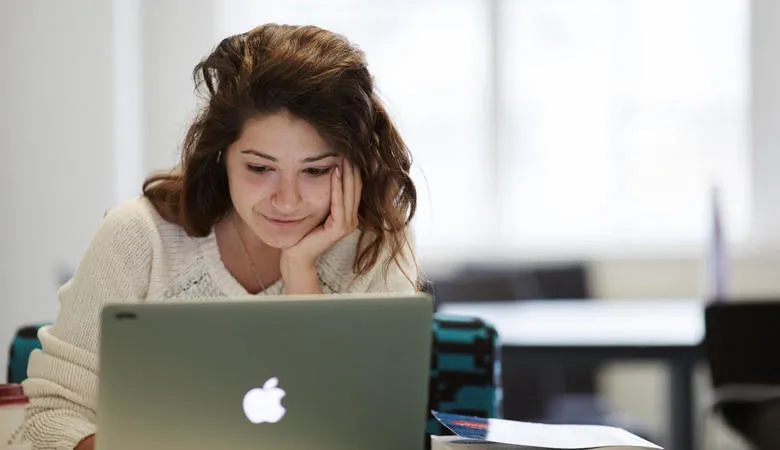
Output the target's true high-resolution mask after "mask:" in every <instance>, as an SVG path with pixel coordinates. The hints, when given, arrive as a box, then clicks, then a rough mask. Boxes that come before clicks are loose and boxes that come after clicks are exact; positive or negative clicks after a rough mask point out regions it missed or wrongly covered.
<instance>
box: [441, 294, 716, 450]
mask: <svg viewBox="0 0 780 450" xmlns="http://www.w3.org/2000/svg"><path fill="white" fill-rule="evenodd" d="M704 306H705V305H704V303H702V301H701V300H698V299H682V300H674V299H670V300H594V299H583V300H579V299H577V300H522V301H501V302H475V303H449V304H442V305H441V306H440V307H439V311H440V312H443V313H447V314H458V315H467V316H474V317H479V318H481V319H484V320H486V321H488V322H490V323H492V324H493V325H494V326H495V327H496V329H497V330H498V333H499V338H500V340H501V344H502V352H503V354H504V357H508V358H519V357H522V358H525V359H526V360H535V361H539V362H540V363H544V362H547V361H550V360H553V361H555V360H562V359H565V360H585V361H591V362H609V361H618V360H658V361H663V362H664V363H666V365H667V366H668V368H669V371H670V383H669V390H668V394H667V395H668V408H669V417H670V429H669V437H670V442H669V446H668V448H669V449H670V450H695V449H696V443H695V437H694V417H695V412H694V403H695V402H694V400H695V398H694V389H693V377H694V370H695V367H696V364H697V363H698V362H699V361H700V360H702V358H703V357H704V347H703V340H704Z"/></svg>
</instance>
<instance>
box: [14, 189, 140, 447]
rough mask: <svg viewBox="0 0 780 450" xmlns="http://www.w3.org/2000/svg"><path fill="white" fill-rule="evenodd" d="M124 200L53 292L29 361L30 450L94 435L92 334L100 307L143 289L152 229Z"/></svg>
mask: <svg viewBox="0 0 780 450" xmlns="http://www.w3.org/2000/svg"><path fill="white" fill-rule="evenodd" d="M138 205H139V203H138V202H130V203H129V204H126V205H122V206H120V207H119V208H117V210H115V211H112V212H111V213H110V214H108V215H107V216H106V217H105V218H104V219H103V221H102V223H101V225H100V227H99V228H98V231H97V232H96V234H95V236H94V237H93V240H92V242H91V243H90V245H89V248H88V249H87V251H86V253H85V254H84V256H83V258H82V260H81V263H80V264H79V267H78V270H77V271H76V273H75V275H74V277H73V278H72V279H71V280H70V281H69V282H68V283H67V284H66V285H64V286H63V287H62V288H61V289H60V292H59V297H60V310H59V313H58V315H57V318H56V320H55V322H54V324H53V325H51V326H47V327H43V328H41V329H40V331H39V334H38V337H39V339H40V341H41V345H42V349H41V350H38V351H34V352H33V353H32V354H31V356H30V362H29V366H28V378H27V379H26V380H25V381H24V383H23V387H24V390H25V393H26V394H27V396H28V397H29V398H30V405H29V407H28V409H27V414H26V419H25V423H24V426H23V429H22V431H23V436H22V437H23V439H24V440H26V441H29V442H30V443H31V444H32V448H33V449H35V450H38V449H58V450H59V449H68V450H69V449H72V448H74V447H75V446H76V445H77V444H78V443H79V442H80V441H81V440H83V439H84V438H86V437H87V436H89V435H91V434H94V433H95V432H96V425H95V424H96V408H97V386H98V378H97V369H98V357H97V349H98V336H99V332H100V314H101V310H102V307H103V306H104V305H105V304H107V303H121V302H132V301H139V300H140V299H142V298H144V297H145V294H146V291H147V289H148V286H149V273H150V268H151V260H152V240H153V239H152V238H153V235H152V233H153V230H154V228H153V225H152V223H151V222H150V221H149V219H147V218H145V217H144V215H143V213H142V212H141V211H140V210H139V206H138Z"/></svg>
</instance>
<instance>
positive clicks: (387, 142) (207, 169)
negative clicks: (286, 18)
mask: <svg viewBox="0 0 780 450" xmlns="http://www.w3.org/2000/svg"><path fill="white" fill-rule="evenodd" d="M193 78H194V81H195V87H196V91H198V92H200V93H202V94H204V95H205V98H204V100H205V102H206V103H205V106H204V107H203V109H202V110H201V111H200V112H199V114H198V115H197V116H196V118H195V120H194V121H193V123H192V125H191V126H190V128H189V130H188V132H187V134H186V137H185V139H184V143H183V149H182V155H181V163H180V165H179V166H178V167H177V168H176V169H174V170H173V171H171V172H166V173H161V174H155V175H152V176H151V177H149V178H147V179H146V181H145V182H144V184H143V193H144V195H145V196H146V197H147V198H148V199H150V201H151V202H152V203H153V204H154V206H155V208H156V209H157V210H158V211H159V213H160V214H161V216H162V217H163V218H165V220H167V221H169V222H173V223H176V224H178V225H180V226H181V227H182V228H184V229H185V230H186V232H187V233H188V234H189V235H191V236H195V237H203V236H206V235H208V234H209V233H210V232H211V229H212V227H213V226H214V225H215V224H216V223H217V222H219V221H220V220H222V219H223V218H224V217H225V215H226V214H228V213H229V212H230V211H231V210H232V201H231V198H230V192H229V190H228V180H227V172H226V170H225V167H224V165H223V164H221V162H220V157H219V154H220V152H221V151H223V150H226V149H227V148H228V146H229V145H231V144H232V143H233V142H234V141H236V140H237V139H238V137H239V134H240V133H241V130H242V128H243V126H244V122H245V121H246V120H247V119H250V118H254V117H258V116H263V115H268V114H274V113H277V112H282V111H285V110H286V111H288V112H289V113H290V114H292V115H293V116H296V117H298V118H301V119H303V120H305V121H307V122H309V123H310V124H311V125H312V126H314V128H315V129H316V130H317V132H318V133H319V134H320V136H321V137H322V138H323V139H324V140H325V141H326V142H327V143H328V144H329V145H330V146H331V147H332V148H334V149H335V150H336V151H338V152H339V153H341V154H343V155H345V157H346V158H348V159H349V160H350V161H351V162H352V163H353V164H354V165H355V166H356V168H357V169H358V170H359V171H360V175H361V177H362V179H363V191H362V195H361V201H360V206H359V210H358V218H359V224H358V227H359V228H360V230H361V231H362V233H361V237H360V243H359V252H358V255H357V257H356V259H355V262H354V270H355V271H356V272H357V273H358V275H360V274H364V273H366V272H367V271H369V270H370V269H371V268H372V267H373V266H374V265H376V264H377V262H378V261H379V259H380V256H381V255H382V253H383V251H385V250H387V252H388V254H389V258H388V259H387V261H386V265H385V267H384V269H385V273H387V272H386V271H387V269H388V267H389V265H390V263H391V262H395V263H396V264H398V265H399V267H400V259H399V258H407V257H408V258H411V259H412V261H411V262H412V263H413V264H414V266H415V267H416V265H417V263H416V261H415V260H414V254H413V253H411V252H409V250H410V249H411V244H410V243H409V242H408V240H409V237H408V234H407V227H408V225H409V223H410V221H411V219H412V217H413V216H414V214H415V210H416V207H417V193H416V189H415V186H414V183H413V182H412V179H411V177H410V175H409V170H410V168H411V163H412V160H411V155H410V152H409V150H408V148H407V146H406V144H405V143H404V141H403V139H401V136H400V134H399V132H398V130H397V129H396V127H395V126H394V125H393V123H392V121H391V119H390V117H389V115H388V113H387V110H386V109H385V107H384V106H383V104H382V102H381V101H380V99H379V98H378V96H377V93H376V92H375V88H374V81H373V77H372V76H371V74H370V73H369V71H368V68H367V63H366V60H365V57H364V54H363V52H362V51H361V50H360V49H358V48H357V47H355V46H354V45H352V44H351V43H350V42H349V41H348V40H347V39H346V38H345V37H343V36H341V35H338V34H335V33H332V32H330V31H327V30H323V29H321V28H317V27H314V26H292V25H278V24H266V25H263V26H259V27H257V28H254V29H252V30H251V31H249V32H246V33H243V34H239V35H235V36H231V37H228V38H226V39H224V40H222V42H220V43H219V45H217V47H216V48H215V49H214V51H213V52H212V53H211V54H209V55H208V56H207V57H206V58H205V59H203V60H202V61H201V62H200V63H198V64H197V65H196V66H195V69H194V70H193ZM204 86H205V91H204V89H203V88H204ZM407 278H408V274H407ZM411 281H413V283H415V284H417V283H418V281H419V279H418V280H411Z"/></svg>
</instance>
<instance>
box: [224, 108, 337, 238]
mask: <svg viewBox="0 0 780 450" xmlns="http://www.w3.org/2000/svg"><path fill="white" fill-rule="evenodd" d="M225 154H226V155H225V164H226V170H227V177H228V185H229V187H230V196H231V199H232V202H233V207H234V208H235V211H236V213H237V214H238V216H239V218H240V219H241V220H242V221H243V222H244V223H245V224H246V225H247V227H248V228H249V229H251V230H252V231H253V232H254V234H255V235H256V236H257V237H258V238H259V239H260V240H261V241H263V242H264V243H265V244H266V245H268V246H271V247H274V248H279V249H284V248H288V247H291V246H293V245H295V244H296V243H298V242H299V241H300V240H301V239H302V238H303V237H304V236H306V234H307V233H308V232H309V231H311V230H312V229H314V228H315V227H317V226H319V225H320V224H321V223H322V222H323V221H324V220H325V219H326V218H327V217H328V214H329V212H330V198H331V193H330V173H331V171H332V170H334V169H335V168H336V166H337V165H339V164H340V163H341V159H342V157H341V156H340V155H338V154H337V153H336V152H335V151H334V150H333V149H332V148H330V147H329V146H328V144H327V143H326V142H325V141H324V140H323V139H322V138H321V137H320V135H319V133H317V131H316V130H315V129H314V127H313V126H312V125H311V124H309V123H308V122H306V121H304V120H302V119H299V118H296V117H294V116H292V115H290V114H289V113H288V112H280V113H276V114H271V115H265V116H262V117H258V118H254V119H250V120H247V121H246V123H245V124H244V128H243V130H242V132H241V135H240V136H239V137H238V139H237V140H236V141H235V142H234V143H233V144H232V145H231V146H230V147H228V149H227V151H226V152H225Z"/></svg>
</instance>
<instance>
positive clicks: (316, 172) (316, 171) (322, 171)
mask: <svg viewBox="0 0 780 450" xmlns="http://www.w3.org/2000/svg"><path fill="white" fill-rule="evenodd" d="M332 169H333V168H332V167H326V168H323V169H319V168H315V167H311V168H308V169H306V173H307V174H309V175H311V176H313V177H321V176H323V175H327V174H328V173H329V172H330V171H331V170H332Z"/></svg>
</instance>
